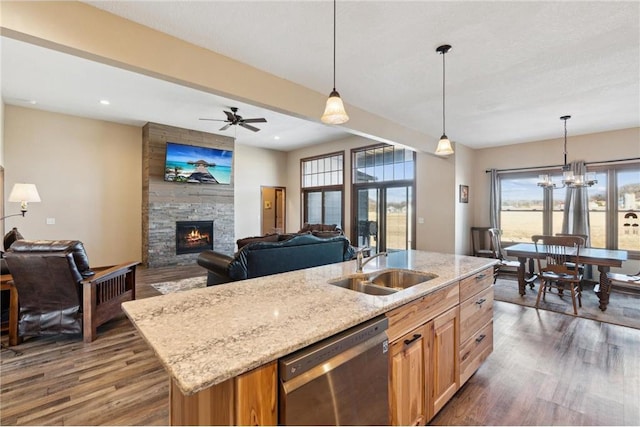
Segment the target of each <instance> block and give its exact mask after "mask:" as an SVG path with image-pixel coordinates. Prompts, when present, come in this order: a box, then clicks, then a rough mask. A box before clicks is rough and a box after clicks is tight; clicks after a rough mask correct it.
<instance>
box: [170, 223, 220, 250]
mask: <svg viewBox="0 0 640 427" xmlns="http://www.w3.org/2000/svg"><path fill="white" fill-rule="evenodd" d="M205 249H213V221H176V255H181V254H190V253H197V252H202V251H203V250H205Z"/></svg>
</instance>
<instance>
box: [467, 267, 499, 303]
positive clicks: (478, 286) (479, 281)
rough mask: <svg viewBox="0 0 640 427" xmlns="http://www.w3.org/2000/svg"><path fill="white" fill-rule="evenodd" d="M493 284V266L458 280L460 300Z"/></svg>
mask: <svg viewBox="0 0 640 427" xmlns="http://www.w3.org/2000/svg"><path fill="white" fill-rule="evenodd" d="M492 284H493V266H491V267H489V268H486V269H484V270H482V271H481V272H479V273H476V274H474V275H473V276H469V277H466V278H464V279H462V280H461V281H460V301H464V300H466V299H467V298H469V297H471V296H472V295H474V294H476V293H478V292H480V291H481V290H483V289H485V288H488V287H489V286H491V285H492Z"/></svg>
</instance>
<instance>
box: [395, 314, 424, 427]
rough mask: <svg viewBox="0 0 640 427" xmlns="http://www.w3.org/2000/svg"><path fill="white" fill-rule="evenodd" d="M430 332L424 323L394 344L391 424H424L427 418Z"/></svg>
mask: <svg viewBox="0 0 640 427" xmlns="http://www.w3.org/2000/svg"><path fill="white" fill-rule="evenodd" d="M428 332H429V330H428V329H427V327H426V326H420V327H418V328H416V329H414V330H413V331H411V332H410V333H408V334H407V335H405V336H403V337H401V338H400V339H398V340H396V341H395V342H393V343H392V344H391V352H390V364H391V367H390V371H391V379H390V382H389V396H390V401H391V402H390V407H391V408H390V409H391V425H394V426H398V425H423V424H424V423H425V422H426V420H427V419H426V418H427V417H426V415H427V413H426V402H427V399H426V390H427V388H426V384H427V372H428V371H427V370H426V365H425V355H426V353H427V351H428V348H427V336H428V335H427V334H428Z"/></svg>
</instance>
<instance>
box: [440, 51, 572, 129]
mask: <svg viewBox="0 0 640 427" xmlns="http://www.w3.org/2000/svg"><path fill="white" fill-rule="evenodd" d="M445 54H446V52H442V134H443V135H446V134H447V132H446V131H445V126H444V124H445V119H444V117H445V112H444V99H445V92H444V79H445V76H446V74H445V72H444V71H445V69H444V55H445ZM565 123H566V122H565Z"/></svg>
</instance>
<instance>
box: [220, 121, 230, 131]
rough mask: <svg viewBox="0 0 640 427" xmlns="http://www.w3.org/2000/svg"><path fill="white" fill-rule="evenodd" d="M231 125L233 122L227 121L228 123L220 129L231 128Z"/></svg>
mask: <svg viewBox="0 0 640 427" xmlns="http://www.w3.org/2000/svg"><path fill="white" fill-rule="evenodd" d="M229 126H231V124H230V123H227V124H226V125H224V126H222V127H221V128H220V130H227V129H229Z"/></svg>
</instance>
